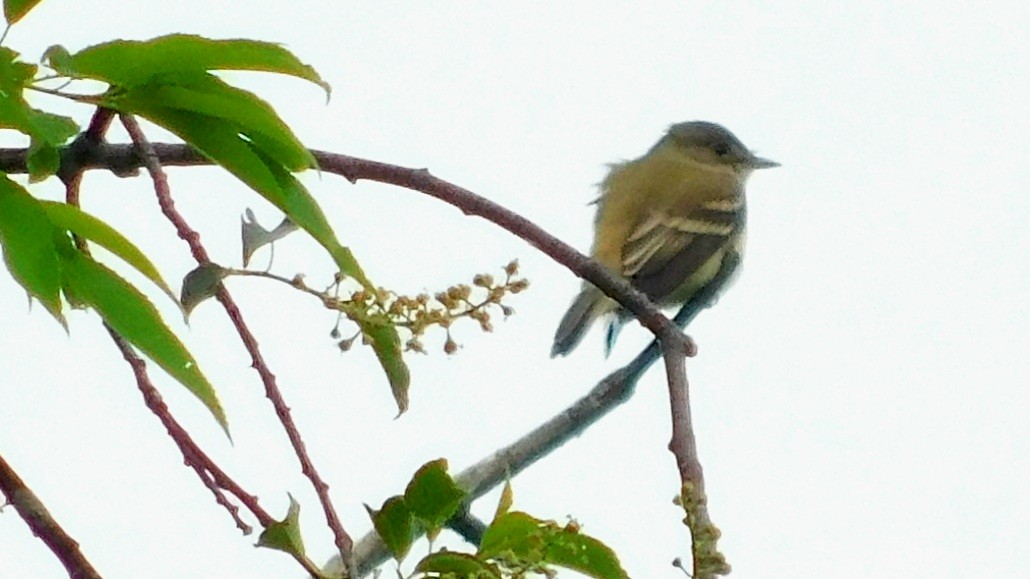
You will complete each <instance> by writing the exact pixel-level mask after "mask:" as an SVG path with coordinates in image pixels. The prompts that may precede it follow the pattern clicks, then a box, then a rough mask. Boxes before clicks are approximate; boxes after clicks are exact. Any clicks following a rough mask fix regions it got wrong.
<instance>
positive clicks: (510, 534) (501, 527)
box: [478, 511, 546, 564]
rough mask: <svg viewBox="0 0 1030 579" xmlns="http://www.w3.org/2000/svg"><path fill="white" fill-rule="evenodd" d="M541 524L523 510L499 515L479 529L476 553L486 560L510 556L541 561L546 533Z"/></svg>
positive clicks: (531, 561)
mask: <svg viewBox="0 0 1030 579" xmlns="http://www.w3.org/2000/svg"><path fill="white" fill-rule="evenodd" d="M543 526H544V523H543V522H542V521H539V520H537V519H535V518H533V517H531V516H529V515H527V514H526V513H523V512H519V511H514V512H510V513H506V514H504V515H501V516H500V517H498V518H497V519H496V520H494V522H493V523H491V524H490V526H489V527H487V528H486V531H484V532H483V540H482V541H481V542H480V544H479V553H478V554H479V556H480V557H482V558H486V559H493V558H500V557H512V556H514V557H515V558H516V559H518V560H519V561H526V562H529V563H532V564H537V563H540V562H542V561H543V559H544V553H545V547H546V545H545V539H546V533H545V532H544V530H543V528H542V527H543Z"/></svg>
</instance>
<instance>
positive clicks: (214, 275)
mask: <svg viewBox="0 0 1030 579" xmlns="http://www.w3.org/2000/svg"><path fill="white" fill-rule="evenodd" d="M226 275H228V272H227V271H226V270H225V268H223V267H222V266H220V265H217V264H214V263H205V264H202V265H198V266H197V267H196V268H194V269H193V271H191V272H189V273H187V274H186V277H184V278H183V279H182V293H181V297H180V301H181V302H182V308H183V311H185V312H186V315H189V314H190V313H191V312H192V311H193V308H195V307H197V305H199V304H200V302H202V301H204V300H206V299H209V298H213V297H214V296H215V295H216V294H218V290H219V289H221V287H222V280H223V279H225V276H226Z"/></svg>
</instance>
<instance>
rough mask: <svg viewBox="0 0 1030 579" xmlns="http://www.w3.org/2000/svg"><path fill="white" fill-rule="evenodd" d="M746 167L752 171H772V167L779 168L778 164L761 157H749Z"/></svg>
mask: <svg viewBox="0 0 1030 579" xmlns="http://www.w3.org/2000/svg"><path fill="white" fill-rule="evenodd" d="M747 166H748V167H750V168H752V169H772V168H773V167H779V166H780V164H779V163H777V162H776V161H770V160H769V159H763V158H761V157H751V158H750V159H748V161H747Z"/></svg>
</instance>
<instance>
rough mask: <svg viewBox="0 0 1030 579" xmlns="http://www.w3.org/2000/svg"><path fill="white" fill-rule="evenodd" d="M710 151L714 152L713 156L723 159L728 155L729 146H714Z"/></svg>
mask: <svg viewBox="0 0 1030 579" xmlns="http://www.w3.org/2000/svg"><path fill="white" fill-rule="evenodd" d="M712 150H713V151H715V154H716V155H719V156H720V157H725V156H726V155H729V154H730V146H729V145H726V144H724V143H719V144H716V145H715V146H714V147H712Z"/></svg>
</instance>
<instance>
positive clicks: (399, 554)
mask: <svg viewBox="0 0 1030 579" xmlns="http://www.w3.org/2000/svg"><path fill="white" fill-rule="evenodd" d="M365 510H367V511H368V514H369V516H370V517H371V518H372V526H374V527H375V530H376V533H377V534H378V535H379V538H380V539H382V540H383V544H384V545H386V548H387V549H389V550H390V553H391V554H393V558H394V559H396V560H397V561H400V560H401V559H404V557H405V556H406V555H407V554H408V551H409V550H410V549H411V545H412V543H414V542H415V537H416V536H417V530H418V529H417V527H416V526H415V521H414V520H413V518H412V516H411V511H410V510H409V509H408V506H407V505H406V504H405V503H404V497H399V496H398V497H390V498H388V499H386V502H385V503H383V508H381V509H379V510H378V511H375V510H373V509H372V508H370V507H369V506H368V505H365Z"/></svg>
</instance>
